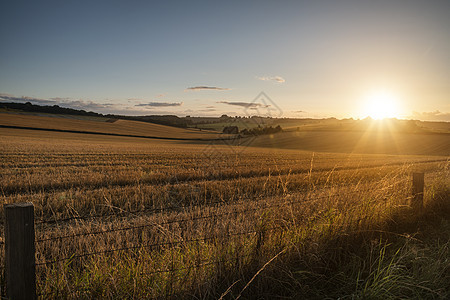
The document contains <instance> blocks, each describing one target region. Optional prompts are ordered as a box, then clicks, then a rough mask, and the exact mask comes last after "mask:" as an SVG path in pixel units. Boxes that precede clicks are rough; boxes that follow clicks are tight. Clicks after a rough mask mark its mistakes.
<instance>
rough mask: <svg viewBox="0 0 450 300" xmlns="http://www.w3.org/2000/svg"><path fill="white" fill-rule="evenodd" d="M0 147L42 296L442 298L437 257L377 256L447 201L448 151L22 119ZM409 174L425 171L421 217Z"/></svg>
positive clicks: (3, 194)
mask: <svg viewBox="0 0 450 300" xmlns="http://www.w3.org/2000/svg"><path fill="white" fill-rule="evenodd" d="M0 150H1V151H0V157H1V159H0V175H1V178H0V199H1V201H2V203H3V204H6V203H13V202H32V203H33V204H34V207H35V218H36V220H35V223H36V264H37V265H36V276H37V291H38V294H39V295H40V296H41V297H42V298H52V297H53V298H67V297H69V298H70V297H75V298H159V297H162V298H197V299H198V298H200V299H206V298H220V297H221V296H223V297H224V298H227V299H235V298H239V297H243V298H260V297H274V296H275V295H276V296H279V297H288V298H289V297H293V298H295V297H308V298H321V297H322V296H324V295H331V297H333V296H334V297H340V296H343V295H347V296H348V295H352V294H353V295H354V298H358V297H359V298H365V297H368V296H370V295H372V294H371V293H374V295H378V296H380V295H381V296H383V297H384V296H393V297H394V298H395V297H409V296H413V297H415V296H417V295H427V296H430V295H431V296H433V295H434V296H435V297H436V298H437V299H439V298H441V297H445V296H447V295H449V294H448V293H449V289H446V287H445V280H447V279H448V275H445V274H446V270H447V269H445V268H446V267H449V263H448V261H446V262H444V263H443V265H442V268H443V269H439V272H437V269H435V270H434V271H433V273H434V276H436V278H434V279H433V280H431V279H430V280H429V282H423V278H422V277H420V278H415V277H414V275H411V276H409V277H408V276H406V277H405V276H403V277H402V276H401V275H402V274H403V273H402V272H406V274H407V273H408V272H409V271H411V270H404V269H402V268H403V264H401V263H400V262H397V260H395V261H394V260H392V261H390V260H387V259H386V257H387V253H388V252H389V251H391V250H390V248H389V245H390V244H391V242H390V239H391V238H392V237H393V236H395V237H397V238H398V236H399V235H401V236H407V235H406V233H405V232H403V231H401V230H400V229H399V228H403V227H405V228H407V229H405V230H410V227H411V226H413V227H414V226H415V225H411V224H417V222H416V221H417V218H424V215H426V212H427V210H429V211H430V212H429V213H433V214H434V213H436V211H441V212H442V211H443V210H445V209H448V205H447V206H446V205H443V204H442V203H448V200H449V197H448V195H449V193H448V192H449V180H448V178H449V177H450V176H449V175H450V174H449V162H448V158H447V157H445V156H399V155H369V154H351V153H314V152H307V151H299V150H280V149H267V148H252V147H248V148H243V147H238V146H227V145H220V144H216V145H212V144H207V143H202V144H200V143H186V142H179V141H178V142H177V141H157V140H145V139H137V138H128V137H108V136H94V135H93V136H86V135H83V134H75V133H62V132H61V133H59V132H39V134H37V132H36V131H29V130H21V129H0ZM412 172H425V174H426V175H425V176H426V177H425V178H426V189H425V209H424V211H423V212H421V213H417V212H414V213H412V210H411V208H410V207H409V206H408V203H409V201H410V199H411V174H412ZM436 207H438V209H437V208H436ZM443 207H444V209H443ZM2 209H3V208H2ZM1 213H2V214H3V211H2V212H1ZM425 219H426V218H425ZM405 224H406V225H405ZM2 226H3V225H2ZM402 226H403V227H402ZM414 228H415V227H414ZM399 230H400V231H399ZM405 240H406V241H410V239H409V238H405ZM444 245H445V247H441V248H440V249H441V251H447V252H445V253H444V255H445V254H446V253H448V248H449V243H448V241H447V243H446V244H445V243H444ZM360 248H361V249H363V250H361V249H360ZM355 249H359V250H355ZM408 251H409V249H408ZM405 253H406V252H405ZM408 253H409V252H408ZM367 255H368V256H370V259H369V261H367V257H366V256H367ZM402 255H403V254H402ZM405 255H406V254H405ZM385 256H386V257H385ZM395 257H396V256H394V258H395ZM397 258H400V257H397ZM1 262H2V265H3V264H4V253H2V254H1ZM441 263H442V262H441ZM394 265H395V268H397V269H395V268H394ZM399 266H401V267H399ZM415 267H417V266H415V265H413V266H411V268H415ZM386 268H387V269H386ZM436 268H437V267H436ZM377 272H378V273H377ZM383 272H385V273H386V274H385V273H383ZM328 273H329V274H331V275H330V276H327V275H326V274H328ZM386 276H387V277H386ZM396 276H397V277H396ZM1 280H2V286H4V275H3V276H2V278H1ZM324 285H325V286H324ZM391 285H392V286H391ZM387 286H389V287H390V288H387ZM394 286H395V287H394ZM447 288H448V287H447ZM3 290H4V289H3V288H2V291H3ZM379 293H380V294H379ZM431 296H430V297H431ZM375 298H377V297H375Z"/></svg>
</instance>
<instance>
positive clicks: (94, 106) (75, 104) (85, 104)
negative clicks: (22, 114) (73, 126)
mask: <svg viewBox="0 0 450 300" xmlns="http://www.w3.org/2000/svg"><path fill="white" fill-rule="evenodd" d="M0 101H5V102H6V101H8V102H19V103H23V102H30V103H31V104H35V105H59V106H61V107H66V108H73V109H80V110H88V111H91V110H93V111H94V110H95V111H102V110H104V109H112V108H114V107H115V106H116V104H112V103H96V102H93V101H86V100H72V99H71V98H67V97H53V98H49V99H42V98H35V97H28V96H21V97H17V96H14V95H10V94H0Z"/></svg>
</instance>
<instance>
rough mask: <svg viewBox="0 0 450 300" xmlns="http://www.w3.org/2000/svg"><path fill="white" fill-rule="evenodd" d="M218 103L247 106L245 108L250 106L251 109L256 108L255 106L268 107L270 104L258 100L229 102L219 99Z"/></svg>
mask: <svg viewBox="0 0 450 300" xmlns="http://www.w3.org/2000/svg"><path fill="white" fill-rule="evenodd" d="M217 103H223V104H228V105H234V106H241V107H245V108H250V109H255V108H259V107H262V108H267V107H269V106H270V105H266V104H261V103H256V102H229V101H219V102H217Z"/></svg>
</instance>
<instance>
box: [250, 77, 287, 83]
mask: <svg viewBox="0 0 450 300" xmlns="http://www.w3.org/2000/svg"><path fill="white" fill-rule="evenodd" d="M256 78H257V79H259V80H263V81H275V82H278V83H284V82H286V80H284V78H283V77H281V76H262V77H256Z"/></svg>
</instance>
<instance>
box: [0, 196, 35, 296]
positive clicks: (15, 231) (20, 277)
mask: <svg viewBox="0 0 450 300" xmlns="http://www.w3.org/2000/svg"><path fill="white" fill-rule="evenodd" d="M4 209H5V255H6V294H7V296H8V298H9V299H13V300H16V299H36V274H35V272H36V264H35V257H34V256H35V248H34V206H33V204H32V203H15V204H5V205H4Z"/></svg>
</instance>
